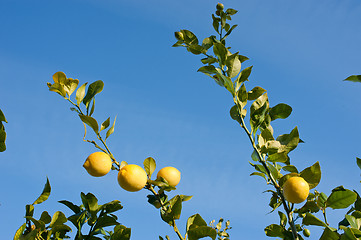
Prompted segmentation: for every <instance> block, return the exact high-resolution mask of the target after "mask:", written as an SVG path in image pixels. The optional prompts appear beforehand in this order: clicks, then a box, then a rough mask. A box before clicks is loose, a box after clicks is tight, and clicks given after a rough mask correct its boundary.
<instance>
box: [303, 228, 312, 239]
mask: <svg viewBox="0 0 361 240" xmlns="http://www.w3.org/2000/svg"><path fill="white" fill-rule="evenodd" d="M303 235H304V236H305V237H309V236H311V232H310V230H308V229H307V228H305V229H303Z"/></svg>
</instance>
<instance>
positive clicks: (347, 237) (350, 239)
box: [340, 228, 358, 240]
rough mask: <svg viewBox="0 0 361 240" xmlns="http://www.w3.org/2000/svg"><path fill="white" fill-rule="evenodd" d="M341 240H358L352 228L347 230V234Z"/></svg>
mask: <svg viewBox="0 0 361 240" xmlns="http://www.w3.org/2000/svg"><path fill="white" fill-rule="evenodd" d="M340 240H358V238H356V236H355V235H354V234H353V232H352V230H351V229H350V228H347V229H346V230H345V234H343V235H342V236H341V238H340Z"/></svg>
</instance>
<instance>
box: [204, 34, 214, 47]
mask: <svg viewBox="0 0 361 240" xmlns="http://www.w3.org/2000/svg"><path fill="white" fill-rule="evenodd" d="M212 46H213V40H212V38H209V37H207V38H205V39H203V41H202V47H203V48H204V49H209V48H211V47H212Z"/></svg>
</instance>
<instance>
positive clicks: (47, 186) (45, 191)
mask: <svg viewBox="0 0 361 240" xmlns="http://www.w3.org/2000/svg"><path fill="white" fill-rule="evenodd" d="M50 192H51V187H50V183H49V179H48V178H46V183H45V186H44V189H43V192H42V193H41V195H40V196H39V197H38V199H36V200H35V202H34V203H33V205H35V204H40V203H42V202H44V201H46V200H47V199H48V197H49V195H50Z"/></svg>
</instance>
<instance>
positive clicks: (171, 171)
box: [157, 167, 181, 187]
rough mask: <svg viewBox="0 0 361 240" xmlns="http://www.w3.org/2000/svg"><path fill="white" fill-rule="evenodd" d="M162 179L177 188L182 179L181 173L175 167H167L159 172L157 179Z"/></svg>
mask: <svg viewBox="0 0 361 240" xmlns="http://www.w3.org/2000/svg"><path fill="white" fill-rule="evenodd" d="M160 177H162V178H164V179H165V180H167V182H168V184H169V185H170V186H173V187H175V186H177V185H178V183H179V182H180V179H181V173H180V172H179V171H178V169H176V168H174V167H165V168H162V169H161V170H159V172H158V174H157V179H159V178H160Z"/></svg>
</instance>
